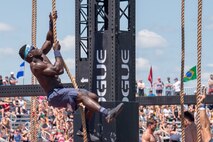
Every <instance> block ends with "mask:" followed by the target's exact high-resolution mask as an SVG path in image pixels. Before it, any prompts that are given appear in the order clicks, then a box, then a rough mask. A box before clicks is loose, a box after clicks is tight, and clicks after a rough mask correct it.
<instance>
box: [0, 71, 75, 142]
mask: <svg viewBox="0 0 213 142" xmlns="http://www.w3.org/2000/svg"><path fill="white" fill-rule="evenodd" d="M17 82H18V81H17V79H16V78H15V76H14V72H11V73H10V76H5V77H4V78H3V77H2V75H0V86H6V85H16V84H17ZM37 104H38V107H37V122H38V123H37V124H38V126H36V127H37V128H38V129H37V130H38V139H40V141H45V140H46V141H48V142H56V141H57V142H65V141H66V142H72V141H73V114H72V112H71V111H69V110H67V109H65V108H63V109H57V108H53V107H50V106H48V102H47V98H46V97H45V96H39V97H37ZM23 118H24V119H23ZM22 119H23V120H24V121H23V123H18V124H17V123H16V121H17V120H19V121H22ZM15 124H17V125H15ZM29 124H30V104H29V98H28V99H25V98H23V97H1V98H0V141H3V142H4V141H9V142H28V141H30V130H29V127H30V126H29Z"/></svg>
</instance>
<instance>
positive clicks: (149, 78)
mask: <svg viewBox="0 0 213 142" xmlns="http://www.w3.org/2000/svg"><path fill="white" fill-rule="evenodd" d="M152 79H153V76H152V66H151V67H150V71H149V76H148V80H149V82H150V83H151V87H152Z"/></svg>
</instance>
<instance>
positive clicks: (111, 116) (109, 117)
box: [105, 103, 124, 123]
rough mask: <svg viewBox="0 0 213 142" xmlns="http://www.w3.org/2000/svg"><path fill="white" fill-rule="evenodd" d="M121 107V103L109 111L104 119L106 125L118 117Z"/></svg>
mask: <svg viewBox="0 0 213 142" xmlns="http://www.w3.org/2000/svg"><path fill="white" fill-rule="evenodd" d="M123 105H124V104H123V103H120V104H119V105H117V106H116V107H115V108H113V109H111V110H109V112H108V115H107V116H106V117H105V119H106V122H107V123H110V122H112V121H113V120H114V119H115V118H116V117H117V116H118V114H119V113H120V112H121V111H122V109H123Z"/></svg>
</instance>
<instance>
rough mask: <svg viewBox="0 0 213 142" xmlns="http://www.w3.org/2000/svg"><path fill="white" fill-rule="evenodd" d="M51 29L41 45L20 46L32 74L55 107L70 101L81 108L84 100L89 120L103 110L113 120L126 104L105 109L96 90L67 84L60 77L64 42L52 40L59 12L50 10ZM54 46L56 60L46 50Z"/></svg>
mask: <svg viewBox="0 0 213 142" xmlns="http://www.w3.org/2000/svg"><path fill="white" fill-rule="evenodd" d="M49 17H50V21H49V31H48V33H47V36H46V41H45V42H44V44H43V46H42V47H41V49H38V48H35V47H34V46H32V45H27V44H26V45H24V46H22V47H21V48H20V50H19V55H20V56H21V58H22V59H23V60H25V61H26V62H28V63H29V64H30V69H31V72H32V73H33V75H34V76H35V77H36V78H37V80H38V82H39V84H40V85H41V87H42V88H43V90H44V91H45V92H46V94H47V99H48V102H49V105H51V106H53V107H67V104H69V105H71V107H72V110H73V111H75V110H76V109H77V108H78V104H80V103H82V104H83V105H84V106H85V107H86V109H87V111H86V121H89V120H90V119H91V117H92V115H91V114H92V113H93V112H100V113H101V114H103V116H104V117H105V120H106V121H107V122H108V123H110V122H111V121H112V120H114V119H115V118H116V117H117V115H118V114H119V113H120V111H121V110H122V108H123V103H120V104H119V105H117V106H116V107H115V108H113V109H106V108H104V107H102V106H100V105H99V103H98V97H97V95H96V94H94V93H92V92H89V91H87V90H85V89H78V90H76V89H74V88H64V87H63V84H62V83H61V81H60V79H59V75H61V74H63V72H64V65H63V59H62V56H61V53H60V49H61V46H60V44H59V42H56V43H55V44H53V21H52V20H53V18H55V19H57V12H54V13H53V14H50V16H49ZM52 46H53V50H54V55H55V63H54V64H52V63H51V62H50V60H49V59H48V57H47V56H46V54H47V53H48V52H49V51H50V50H51V48H52Z"/></svg>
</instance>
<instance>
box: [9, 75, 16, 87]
mask: <svg viewBox="0 0 213 142" xmlns="http://www.w3.org/2000/svg"><path fill="white" fill-rule="evenodd" d="M9 83H10V85H16V83H18V81H17V80H16V78H15V76H14V72H11V73H10V77H9Z"/></svg>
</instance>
